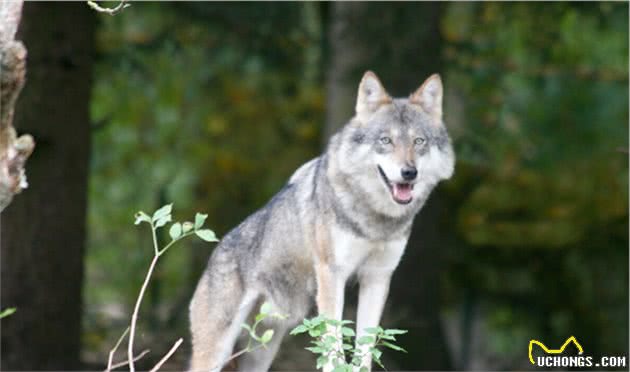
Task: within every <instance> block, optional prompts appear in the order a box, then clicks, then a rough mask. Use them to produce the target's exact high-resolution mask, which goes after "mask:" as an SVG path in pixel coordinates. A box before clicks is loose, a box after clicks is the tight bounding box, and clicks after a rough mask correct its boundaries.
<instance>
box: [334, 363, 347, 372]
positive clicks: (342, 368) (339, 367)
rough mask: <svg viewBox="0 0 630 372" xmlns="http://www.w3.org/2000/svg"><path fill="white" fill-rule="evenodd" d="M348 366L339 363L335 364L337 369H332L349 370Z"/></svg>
mask: <svg viewBox="0 0 630 372" xmlns="http://www.w3.org/2000/svg"><path fill="white" fill-rule="evenodd" d="M347 367H348V366H346V365H345V364H339V365H337V366H335V369H333V370H332V372H347V371H348V368H347Z"/></svg>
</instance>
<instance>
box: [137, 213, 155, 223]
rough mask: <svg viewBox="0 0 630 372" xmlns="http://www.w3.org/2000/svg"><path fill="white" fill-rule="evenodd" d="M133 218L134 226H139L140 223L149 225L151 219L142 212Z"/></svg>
mask: <svg viewBox="0 0 630 372" xmlns="http://www.w3.org/2000/svg"><path fill="white" fill-rule="evenodd" d="M134 217H135V218H136V222H134V224H136V225H139V224H140V223H141V222H149V223H151V217H149V215H148V214H146V213H144V212H143V211H139V212H138V213H136V215H135V216H134Z"/></svg>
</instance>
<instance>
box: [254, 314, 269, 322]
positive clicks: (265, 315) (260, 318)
mask: <svg viewBox="0 0 630 372" xmlns="http://www.w3.org/2000/svg"><path fill="white" fill-rule="evenodd" d="M266 317H267V314H262V313H258V314H256V318H255V319H254V322H256V323H259V322H260V321H261V320H263V319H265V318H266Z"/></svg>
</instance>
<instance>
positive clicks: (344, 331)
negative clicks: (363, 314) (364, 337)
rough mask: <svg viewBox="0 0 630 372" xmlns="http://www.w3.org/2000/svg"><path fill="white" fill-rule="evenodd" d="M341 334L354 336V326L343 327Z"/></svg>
mask: <svg viewBox="0 0 630 372" xmlns="http://www.w3.org/2000/svg"><path fill="white" fill-rule="evenodd" d="M341 334H342V335H344V336H348V337H352V336H354V331H353V330H352V328H348V327H342V328H341Z"/></svg>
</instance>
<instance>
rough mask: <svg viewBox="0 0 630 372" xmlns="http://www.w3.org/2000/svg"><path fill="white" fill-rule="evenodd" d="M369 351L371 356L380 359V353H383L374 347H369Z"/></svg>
mask: <svg viewBox="0 0 630 372" xmlns="http://www.w3.org/2000/svg"><path fill="white" fill-rule="evenodd" d="M370 352H371V353H372V356H373V357H374V359H375V360H380V359H381V355H383V352H382V351H380V350H379V349H376V348H371V349H370Z"/></svg>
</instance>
